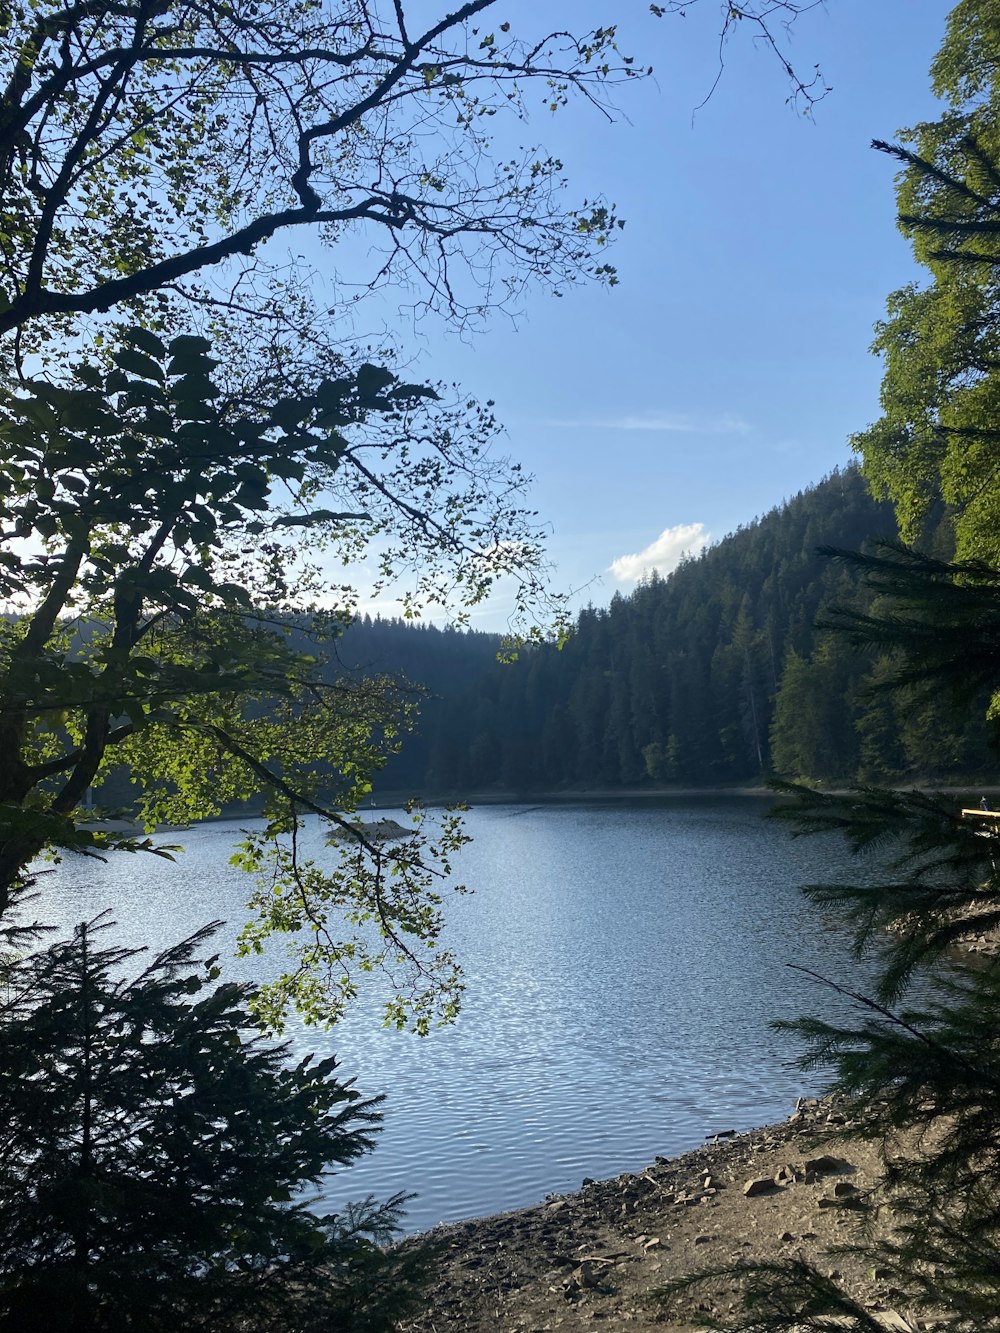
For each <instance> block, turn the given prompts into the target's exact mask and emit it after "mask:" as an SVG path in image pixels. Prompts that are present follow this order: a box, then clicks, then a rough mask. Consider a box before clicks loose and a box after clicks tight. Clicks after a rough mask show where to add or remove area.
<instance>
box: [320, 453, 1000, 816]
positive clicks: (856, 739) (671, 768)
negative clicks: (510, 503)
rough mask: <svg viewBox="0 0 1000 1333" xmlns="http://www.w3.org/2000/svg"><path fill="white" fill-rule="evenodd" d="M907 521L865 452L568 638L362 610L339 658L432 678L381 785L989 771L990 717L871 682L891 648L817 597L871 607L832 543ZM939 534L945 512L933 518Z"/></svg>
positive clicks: (508, 786)
mask: <svg viewBox="0 0 1000 1333" xmlns="http://www.w3.org/2000/svg"><path fill="white" fill-rule="evenodd" d="M895 536H896V525H895V519H894V516H893V513H892V510H891V508H890V507H889V506H888V505H887V504H884V503H881V502H878V501H875V500H873V499H872V498H871V496H870V494H869V492H868V489H867V486H866V483H865V481H864V479H863V477H862V476H861V474H860V473H859V472H858V471H857V470H856V469H854V468H847V469H845V470H844V471H842V472H835V473H834V474H833V475H832V476H830V477H829V478H827V479H826V480H825V481H823V482H822V483H821V484H820V485H818V486H816V487H814V488H812V489H810V490H807V491H804V492H802V493H801V494H799V495H797V496H795V497H794V499H792V500H790V501H789V502H788V503H786V504H784V505H782V506H780V507H779V508H776V509H774V510H773V511H772V512H771V513H769V514H767V515H766V516H765V517H763V518H761V519H759V520H757V521H756V522H754V523H751V524H748V525H747V526H746V527H744V528H741V529H740V530H739V531H737V532H736V533H734V534H732V535H731V536H729V537H727V538H726V539H725V540H723V541H721V542H719V543H718V544H717V545H716V546H714V547H712V548H711V549H709V550H707V551H706V552H704V553H703V554H702V555H701V556H699V557H698V558H697V559H693V560H689V561H687V562H686V563H685V564H683V565H682V566H681V567H680V568H679V569H678V570H676V571H675V572H674V573H672V574H671V575H670V576H669V577H668V578H665V579H664V578H659V577H656V576H654V577H652V578H650V579H649V580H648V581H647V582H645V583H643V584H642V585H641V586H639V587H638V588H637V589H636V590H635V591H634V592H633V593H631V594H630V595H627V596H624V595H621V594H616V595H615V596H614V597H613V598H612V600H611V603H610V605H609V606H608V607H607V608H600V609H596V608H593V607H590V608H588V609H586V610H585V611H583V612H582V613H581V614H580V616H579V618H578V620H577V623H576V626H575V631H574V633H573V635H572V637H571V638H570V640H569V642H568V643H566V644H565V645H564V646H563V647H562V648H558V647H556V646H555V645H554V644H548V645H533V646H530V647H528V648H527V649H525V650H523V651H522V653H521V654H520V656H519V658H518V659H517V660H516V661H515V662H513V663H500V662H498V661H497V660H496V654H497V651H498V648H499V646H500V641H499V639H498V638H496V637H495V636H491V635H485V634H457V633H455V632H452V631H447V630H446V631H441V630H437V629H434V628H414V627H412V626H409V625H406V624H405V623H404V622H402V621H374V622H373V621H370V620H365V621H359V622H357V623H356V624H355V625H354V626H352V627H351V629H350V630H349V631H348V632H347V633H346V634H345V636H344V638H343V640H342V642H341V647H340V650H339V659H340V662H341V664H342V665H343V666H344V667H351V668H355V669H368V670H372V669H374V670H378V671H395V672H399V673H402V675H403V676H404V677H406V678H408V679H409V680H410V681H413V682H415V683H419V684H421V685H423V686H424V687H425V691H426V692H425V694H424V696H423V697H422V698H420V699H419V701H418V704H419V710H420V716H421V721H420V726H419V729H418V734H417V735H415V736H413V737H408V738H407V739H406V741H405V743H404V745H403V747H402V750H401V752H400V753H399V754H398V755H397V756H395V757H394V758H393V759H391V760H390V762H389V764H388V765H387V767H386V769H385V770H384V771H383V773H382V774H381V776H380V781H379V784H378V787H379V788H380V789H381V790H383V791H384V790H389V789H394V790H401V789H413V790H419V791H423V792H429V793H431V794H442V793H447V792H451V791H455V792H459V791H485V790H493V789H502V790H506V791H510V792H512V793H515V794H516V793H519V792H527V791H531V790H550V789H551V790H558V789H563V788H574V787H577V788H581V787H587V786H590V787H595V786H599V787H612V788H614V787H636V786H641V785H650V786H655V785H660V784H672V783H691V784H718V783H744V782H753V781H760V780H763V779H766V778H768V777H770V776H772V775H774V774H779V775H782V776H791V777H810V778H818V779H824V780H847V779H853V778H856V777H860V778H862V779H864V780H869V779H871V778H876V777H877V778H893V779H896V778H898V779H907V778H909V777H915V776H927V777H944V776H959V775H961V776H970V777H971V776H978V775H982V774H984V773H987V772H989V771H990V770H991V768H992V766H993V760H992V758H991V751H990V749H989V745H988V742H989V728H988V727H987V726H986V724H984V722H983V720H982V712H981V710H978V709H975V708H970V709H969V710H968V713H967V718H968V722H967V724H966V725H964V726H963V725H962V723H961V721H956V719H955V717H954V716H953V715H952V714H950V713H949V712H948V711H947V710H946V709H945V708H944V707H943V706H941V705H939V704H938V703H937V702H936V701H935V700H934V699H933V698H931V699H929V700H928V699H923V700H920V701H918V700H917V699H916V698H915V695H914V692H913V691H910V692H906V691H902V692H899V691H896V692H893V693H888V692H886V691H883V690H880V689H879V684H880V682H881V681H882V680H883V679H884V678H886V677H887V675H888V673H889V671H890V667H889V663H888V660H887V659H886V658H883V657H881V656H880V655H879V653H878V652H877V651H875V650H873V649H866V650H864V651H858V650H857V649H856V648H855V647H853V646H852V645H851V644H850V643H849V642H848V640H847V639H845V638H844V637H843V636H841V635H836V634H834V633H831V632H830V631H828V630H825V629H823V628H822V627H821V622H822V618H823V615H824V609H825V608H830V607H835V606H838V605H839V606H842V607H847V608H849V609H852V610H855V611H863V610H866V609H871V608H872V607H873V605H874V604H875V600H876V598H875V595H874V594H873V593H871V592H869V591H867V590H865V589H862V588H861V587H860V586H859V581H858V577H857V574H856V571H855V570H854V569H853V568H851V567H850V566H849V565H845V564H844V563H842V562H840V561H837V560H836V559H832V558H831V557H830V556H829V555H827V554H824V553H823V552H822V550H821V548H824V547H838V548H846V549H853V548H859V547H861V546H862V545H863V544H864V543H866V542H869V541H871V540H872V539H875V540H878V539H883V540H891V539H893V538H894V537H895ZM928 540H929V541H930V543H931V545H932V547H933V546H934V544H935V543H936V544H937V545H938V546H939V547H943V548H944V549H945V552H947V547H948V543H949V540H950V539H949V536H948V528H947V525H946V521H945V520H944V519H943V518H941V517H940V516H939V518H938V520H937V523H936V525H935V524H933V523H932V524H931V526H930V527H929V529H928Z"/></svg>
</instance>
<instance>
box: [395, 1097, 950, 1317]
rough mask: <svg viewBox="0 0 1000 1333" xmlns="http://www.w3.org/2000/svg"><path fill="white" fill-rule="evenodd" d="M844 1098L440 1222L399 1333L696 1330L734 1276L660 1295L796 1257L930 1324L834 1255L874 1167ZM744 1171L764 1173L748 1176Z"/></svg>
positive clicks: (717, 1310)
mask: <svg viewBox="0 0 1000 1333" xmlns="http://www.w3.org/2000/svg"><path fill="white" fill-rule="evenodd" d="M850 1127H851V1119H850V1108H849V1107H848V1106H846V1105H844V1104H842V1103H840V1102H838V1101H837V1100H836V1099H833V1100H829V1101H824V1102H816V1101H815V1100H809V1101H807V1102H804V1103H801V1104H800V1106H799V1108H797V1110H796V1112H795V1113H794V1114H793V1115H792V1117H791V1119H790V1120H789V1121H787V1122H785V1123H783V1124H780V1125H771V1126H768V1127H766V1128H764V1129H761V1130H757V1131H753V1132H751V1133H749V1134H744V1135H740V1136H735V1135H734V1136H731V1137H729V1136H725V1137H724V1136H719V1137H718V1139H717V1140H715V1141H712V1142H710V1143H707V1144H706V1145H705V1146H704V1147H703V1148H701V1149H698V1150H696V1151H694V1152H689V1153H685V1154H684V1155H683V1156H681V1157H677V1158H673V1159H670V1160H667V1159H665V1158H657V1159H656V1161H655V1162H654V1163H652V1164H651V1165H650V1166H649V1167H648V1168H647V1169H646V1170H644V1171H642V1172H639V1173H638V1174H636V1175H623V1176H618V1177H616V1178H615V1179H613V1180H604V1181H584V1182H583V1185H582V1187H581V1189H580V1191H579V1193H577V1194H572V1195H566V1196H552V1197H550V1198H549V1199H547V1200H546V1201H545V1202H544V1203H541V1204H538V1205H537V1206H535V1207H533V1208H524V1209H521V1210H519V1211H517V1212H512V1213H504V1214H501V1215H499V1216H496V1217H488V1218H480V1219H476V1220H473V1221H469V1222H461V1223H456V1224H452V1225H449V1226H444V1227H439V1228H436V1229H435V1230H434V1231H432V1232H431V1233H429V1238H431V1239H433V1240H435V1241H437V1242H438V1244H439V1245H440V1247H441V1254H440V1259H439V1261H438V1267H437V1271H436V1276H435V1279H434V1280H433V1281H432V1283H431V1284H430V1287H429V1289H428V1298H427V1305H426V1308H425V1310H424V1312H423V1313H422V1314H421V1315H420V1316H419V1317H418V1318H416V1319H413V1320H411V1321H409V1322H408V1323H406V1324H404V1325H403V1329H404V1330H405V1333H458V1330H462V1331H463V1333H480V1331H481V1333H486V1330H490V1331H491V1333H493V1331H495V1330H500V1331H502V1333H541V1330H549V1329H560V1330H563V1333H575V1331H576V1330H584V1329H586V1330H591V1329H593V1328H602V1327H603V1328H606V1329H628V1330H634V1331H635V1333H640V1330H645V1329H656V1330H664V1329H669V1330H672V1331H673V1333H694V1330H695V1329H697V1328H698V1327H699V1325H700V1324H701V1323H702V1321H704V1319H705V1318H706V1316H712V1315H716V1316H718V1315H725V1314H726V1313H728V1312H729V1311H732V1310H733V1309H734V1308H735V1302H736V1298H737V1295H738V1292H737V1288H736V1286H735V1281H734V1279H731V1278H713V1279H711V1280H710V1281H708V1282H707V1283H706V1284H705V1286H704V1287H702V1288H699V1289H695V1290H691V1291H688V1292H686V1293H684V1294H683V1295H680V1296H676V1297H674V1298H672V1300H671V1301H670V1302H668V1303H664V1302H663V1301H662V1300H658V1299H656V1297H655V1295H654V1293H655V1291H656V1289H657V1288H658V1287H661V1286H662V1285H663V1284H664V1283H666V1282H668V1281H669V1280H671V1279H672V1278H675V1277H681V1276H684V1275H687V1274H690V1273H692V1272H694V1271H696V1270H698V1269H701V1268H709V1267H713V1268H714V1267H717V1266H718V1267H726V1266H729V1265H733V1264H738V1263H741V1262H753V1261H754V1260H763V1259H767V1260H772V1259H775V1258H779V1257H786V1258H793V1257H798V1256H801V1257H803V1258H805V1259H807V1260H811V1261H813V1262H815V1263H816V1265H817V1267H818V1268H819V1269H820V1271H821V1272H823V1273H826V1274H832V1273H834V1272H836V1273H837V1274H838V1275H839V1276H840V1277H841V1278H842V1279H843V1285H844V1286H845V1287H846V1288H847V1289H848V1290H849V1291H850V1293H851V1294H852V1295H853V1296H854V1297H855V1298H856V1299H858V1300H860V1301H861V1302H862V1303H863V1304H864V1305H865V1306H866V1307H867V1308H868V1309H869V1310H871V1311H872V1312H873V1313H876V1314H877V1315H878V1317H879V1322H881V1323H882V1324H883V1325H884V1327H885V1328H886V1329H887V1330H892V1331H893V1333H918V1331H919V1330H922V1329H924V1328H927V1327H931V1325H927V1324H924V1323H921V1322H919V1321H917V1320H916V1319H913V1318H911V1317H910V1316H908V1313H907V1311H906V1310H905V1309H901V1308H899V1307H898V1305H897V1303H896V1300H895V1296H896V1293H895V1292H894V1291H893V1289H892V1288H891V1287H890V1286H889V1285H888V1284H887V1282H886V1281H885V1280H884V1279H882V1278H881V1277H880V1275H879V1274H878V1273H877V1272H876V1271H873V1270H871V1269H869V1268H866V1267H865V1265H864V1263H863V1262H862V1261H861V1260H859V1259H857V1258H853V1257H852V1258H845V1257H841V1256H837V1257H836V1258H831V1257H830V1256H829V1254H828V1250H829V1249H830V1247H831V1246H836V1245H841V1244H844V1243H845V1242H849V1240H850V1238H851V1236H852V1235H853V1234H855V1233H856V1231H857V1228H858V1226H859V1214H858V1211H857V1209H856V1207H852V1202H853V1203H854V1204H856V1202H857V1197H858V1195H859V1194H860V1193H862V1192H863V1191H864V1190H865V1189H866V1187H867V1186H870V1185H871V1184H872V1183H873V1181H874V1179H875V1177H876V1175H877V1172H878V1152H877V1148H876V1146H875V1145H874V1144H872V1143H870V1142H866V1141H864V1140H862V1139H854V1138H850V1137H846V1138H845V1137H844V1131H845V1129H850ZM750 1182H754V1183H753V1184H750Z"/></svg>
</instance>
